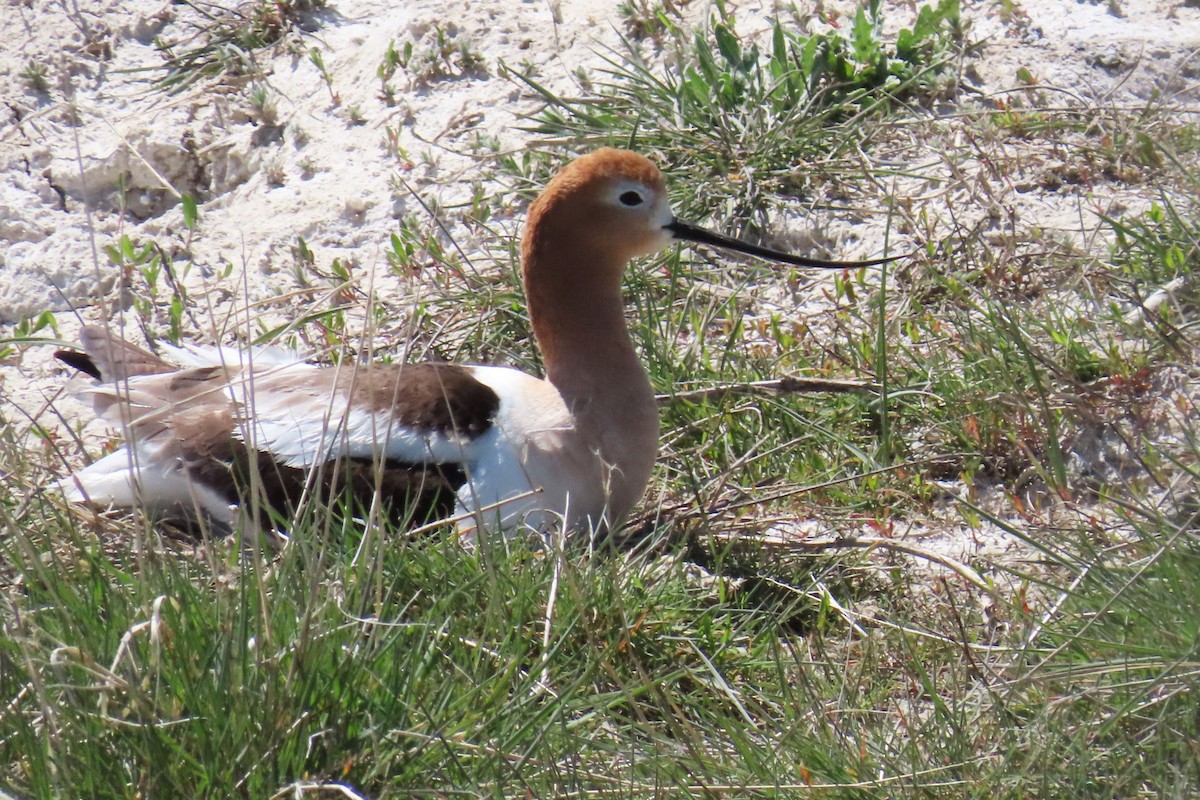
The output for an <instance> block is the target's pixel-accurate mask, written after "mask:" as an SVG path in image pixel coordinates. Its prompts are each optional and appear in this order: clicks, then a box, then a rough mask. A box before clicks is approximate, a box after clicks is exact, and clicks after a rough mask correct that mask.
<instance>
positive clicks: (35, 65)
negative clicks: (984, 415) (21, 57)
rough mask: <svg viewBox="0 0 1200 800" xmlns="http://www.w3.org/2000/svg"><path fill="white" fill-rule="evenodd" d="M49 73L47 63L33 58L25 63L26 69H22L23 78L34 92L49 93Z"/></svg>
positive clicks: (27, 86)
mask: <svg viewBox="0 0 1200 800" xmlns="http://www.w3.org/2000/svg"><path fill="white" fill-rule="evenodd" d="M49 75H50V73H49V71H48V70H47V69H46V65H45V64H43V63H41V62H40V61H35V60H33V59H32V58H31V59H29V61H28V62H27V63H26V64H25V69H23V70H21V78H22V80H24V81H25V86H26V88H27V89H28V90H29V91H31V92H33V93H34V94H49V92H50V80H49Z"/></svg>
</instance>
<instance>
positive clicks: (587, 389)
mask: <svg viewBox="0 0 1200 800" xmlns="http://www.w3.org/2000/svg"><path fill="white" fill-rule="evenodd" d="M565 293H569V294H568V297H569V298H570V300H569V301H568V300H566V299H564V298H563V295H564V294H565ZM529 318H530V321H531V322H532V324H533V333H534V336H535V337H536V338H537V341H538V346H539V347H540V348H541V351H542V357H543V360H544V362H545V365H546V379H547V380H549V381H550V383H552V384H554V386H555V388H557V389H558V391H559V393H560V394H562V396H563V399H564V400H567V401H568V405H570V406H573V407H576V408H577V409H579V410H583V409H584V408H585V407H589V408H593V409H597V410H598V409H600V408H606V407H609V406H611V405H617V406H622V405H626V404H628V402H629V401H639V402H643V403H644V402H646V398H650V402H652V401H653V391H652V390H651V387H650V380H649V378H648V377H647V376H646V370H645V368H644V367H643V366H642V363H641V360H640V359H639V358H638V354H637V351H636V350H635V349H634V347H633V342H632V340H631V339H630V337H629V329H628V327H627V325H626V323H625V309H624V303H623V300H622V297H621V290H620V287H598V286H587V285H583V286H579V285H572V286H555V285H554V284H553V283H550V284H549V285H547V284H546V283H545V282H541V283H537V284H535V287H534V288H531V289H530V290H529Z"/></svg>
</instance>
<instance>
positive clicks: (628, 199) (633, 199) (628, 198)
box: [617, 190, 642, 208]
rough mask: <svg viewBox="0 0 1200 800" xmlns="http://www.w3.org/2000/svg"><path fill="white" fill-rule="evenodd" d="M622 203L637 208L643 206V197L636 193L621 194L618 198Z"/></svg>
mask: <svg viewBox="0 0 1200 800" xmlns="http://www.w3.org/2000/svg"><path fill="white" fill-rule="evenodd" d="M617 199H618V200H620V201H621V205H623V206H629V207H630V208H635V207H637V206H640V205H641V204H642V196H641V195H640V194H638V193H637V192H635V191H632V190H630V191H628V192H621V196H620V197H618V198H617Z"/></svg>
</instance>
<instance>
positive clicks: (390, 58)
mask: <svg viewBox="0 0 1200 800" xmlns="http://www.w3.org/2000/svg"><path fill="white" fill-rule="evenodd" d="M412 50H413V45H412V42H405V43H404V51H403V53H401V52H400V51H398V50H397V49H396V42H395V40H392V41H390V42H388V46H387V50H385V51H384V53H383V60H382V61H380V62H379V66H378V67H376V69H375V75H376V76H377V77H378V78H379V96H380V97H381V98H382V99H383V101H384V103H386V104H387V106H388V108H391V107H392V106H394V105H396V88H395V87H394V86H393V85H392V78H393V77H395V75H396V70H397V69H398V68H400V67H407V65H408V62H409V61H411V60H412Z"/></svg>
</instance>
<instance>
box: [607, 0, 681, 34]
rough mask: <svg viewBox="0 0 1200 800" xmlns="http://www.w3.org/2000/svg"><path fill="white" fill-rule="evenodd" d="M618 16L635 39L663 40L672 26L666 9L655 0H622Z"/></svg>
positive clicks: (618, 6) (622, 24)
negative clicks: (654, 0)
mask: <svg viewBox="0 0 1200 800" xmlns="http://www.w3.org/2000/svg"><path fill="white" fill-rule="evenodd" d="M617 16H619V17H620V18H621V26H622V27H623V28H624V29H625V33H626V34H627V35H628V36H629V37H630V38H632V39H634V40H641V39H652V40H654V41H656V42H657V41H661V40H662V37H663V36H664V35H665V34H666V33H667V31H668V29H669V27H670V26H671V22H670V18H669V17H668V16H667V12H666V10H665V9H664V8H663V7H662V5H661V4H655V3H654V2H653V0H621V3H619V4H618V5H617Z"/></svg>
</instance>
